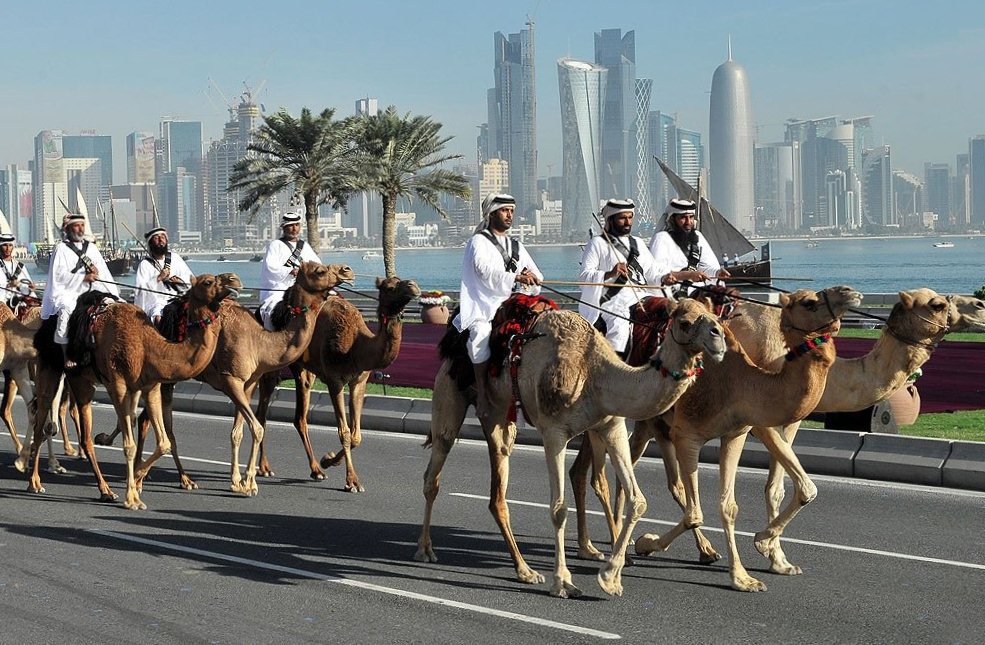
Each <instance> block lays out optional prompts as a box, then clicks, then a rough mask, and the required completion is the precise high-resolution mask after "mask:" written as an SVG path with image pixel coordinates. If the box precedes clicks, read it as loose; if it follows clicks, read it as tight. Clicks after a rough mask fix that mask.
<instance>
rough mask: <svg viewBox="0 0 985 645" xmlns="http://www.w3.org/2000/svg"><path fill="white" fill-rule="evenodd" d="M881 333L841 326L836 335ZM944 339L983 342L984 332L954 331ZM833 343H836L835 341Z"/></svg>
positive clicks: (879, 333)
mask: <svg viewBox="0 0 985 645" xmlns="http://www.w3.org/2000/svg"><path fill="white" fill-rule="evenodd" d="M881 334H882V332H881V331H880V330H878V329H856V328H851V329H847V328H842V330H841V331H840V332H838V337H839V338H872V339H875V338H879V336H880V335H881ZM945 340H946V341H948V342H951V341H957V342H960V343H985V334H981V333H976V332H962V333H954V334H948V335H947V336H946V337H945ZM835 344H837V341H836V343H835Z"/></svg>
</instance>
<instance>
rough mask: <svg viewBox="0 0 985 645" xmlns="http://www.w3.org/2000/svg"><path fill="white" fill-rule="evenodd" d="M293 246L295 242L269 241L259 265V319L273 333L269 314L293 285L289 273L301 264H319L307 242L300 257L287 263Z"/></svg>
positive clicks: (316, 256)
mask: <svg viewBox="0 0 985 645" xmlns="http://www.w3.org/2000/svg"><path fill="white" fill-rule="evenodd" d="M295 246H297V243H296V242H286V241H284V240H282V239H278V240H271V241H270V243H269V244H267V250H266V252H265V253H264V257H263V262H262V263H261V265H260V317H261V318H262V319H263V326H264V327H266V328H267V330H268V331H273V327H271V325H270V314H271V313H273V311H274V307H275V306H276V305H277V303H278V302H280V301H281V300H283V299H284V291H285V290H286V289H288V288H290V287H291V286H292V285H293V284H294V279H295V277H296V276H293V275H291V271H293V270H294V269H296V268H298V267H300V266H301V263H302V262H319V263H320V262H321V260H320V259H319V258H318V255H317V254H315V252H314V250H312V248H311V245H310V244H308V243H307V242H305V244H304V246H303V247H301V257H300V258H298V259H297V260H296V261H293V262H289V260H290V259H291V255H293V253H294V247H295Z"/></svg>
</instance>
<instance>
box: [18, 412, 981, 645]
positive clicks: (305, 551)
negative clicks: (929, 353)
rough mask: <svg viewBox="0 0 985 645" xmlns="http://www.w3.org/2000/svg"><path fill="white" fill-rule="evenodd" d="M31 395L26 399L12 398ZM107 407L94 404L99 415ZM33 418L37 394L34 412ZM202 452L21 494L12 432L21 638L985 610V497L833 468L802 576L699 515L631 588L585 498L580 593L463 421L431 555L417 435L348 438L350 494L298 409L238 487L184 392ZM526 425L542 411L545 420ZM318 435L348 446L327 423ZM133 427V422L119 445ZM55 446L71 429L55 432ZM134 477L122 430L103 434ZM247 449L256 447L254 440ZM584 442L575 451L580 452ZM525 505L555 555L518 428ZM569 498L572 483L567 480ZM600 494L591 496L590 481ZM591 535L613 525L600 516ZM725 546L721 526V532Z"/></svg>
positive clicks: (712, 516)
mask: <svg viewBox="0 0 985 645" xmlns="http://www.w3.org/2000/svg"><path fill="white" fill-rule="evenodd" d="M18 407H20V404H18ZM110 414H111V411H110V410H109V408H107V407H106V406H97V410H96V419H97V424H99V425H100V426H101V427H102V428H104V429H105V428H106V427H107V426H108V425H110ZM18 422H19V423H20V424H21V425H20V427H21V428H23V427H24V425H23V424H24V419H23V415H20V416H19V417H18ZM176 425H177V427H178V433H179V434H178V440H179V442H180V447H181V449H182V450H181V454H182V455H183V456H184V462H185V465H186V467H188V468H189V470H190V472H191V474H192V475H193V477H194V478H195V479H196V480H197V481H198V483H199V485H200V486H201V488H200V490H197V491H192V492H185V491H182V490H180V489H179V488H178V487H177V477H176V475H175V472H174V468H173V465H172V463H171V461H170V458H169V457H165V459H164V460H162V462H161V467H159V468H157V469H155V471H154V472H153V479H152V481H149V482H147V483H146V484H145V486H144V492H143V496H142V498H143V501H144V502H145V503H146V504H147V505H148V507H149V510H146V511H128V510H126V509H124V508H123V506H122V504H120V503H116V504H105V503H99V502H97V501H96V498H97V495H96V489H95V487H94V485H93V481H94V480H93V477H92V475H91V472H90V470H89V467H88V464H86V463H85V462H82V461H80V460H78V459H73V458H63V459H62V462H63V465H65V466H66V467H67V468H68V470H69V473H68V474H65V475H52V474H45V475H44V476H43V480H44V483H45V486H46V488H47V492H46V493H44V494H32V493H28V492H26V482H25V479H24V477H23V475H20V474H19V473H17V472H16V471H15V470H14V468H13V466H12V463H13V454H12V451H11V450H10V447H11V443H10V439H9V437H7V435H6V434H4V435H3V439H0V447H2V448H3V450H2V452H0V547H2V553H3V556H4V557H3V559H4V566H3V567H2V569H0V598H2V600H0V603H2V604H0V607H2V612H3V613H2V615H3V623H4V624H3V631H2V634H3V635H2V637H0V641H2V642H5V643H50V642H58V643H114V642H141V643H171V642H174V643H177V642H180V643H197V642H203V643H243V642H260V643H268V642H278V643H301V642H306V643H310V642H326V643H327V642H347V643H372V642H400V643H465V642H482V643H484V642H511V643H538V644H540V645H542V644H543V643H545V642H560V641H564V642H597V641H599V640H602V639H605V638H621V639H623V640H625V641H629V642H634V643H654V642H678V643H732V642H748V643H767V642H769V643H779V642H782V643H842V642H865V643H876V642H886V643H903V642H908V643H960V642H966V643H970V642H981V641H982V638H983V636H982V634H983V628H985V618H983V616H982V602H981V597H982V595H983V592H985V537H983V531H982V529H983V527H985V521H983V520H985V495H983V494H980V493H972V492H964V491H953V490H947V489H938V488H923V487H916V486H905V485H898V484H888V483H879V482H863V481H859V480H843V479H837V478H829V477H817V478H816V479H815V482H816V483H817V485H818V489H819V492H820V493H819V497H818V500H817V501H815V502H814V503H812V504H811V505H810V506H808V507H807V508H806V509H804V511H803V512H802V513H801V514H800V516H799V517H798V518H797V519H796V520H795V521H794V523H793V525H792V526H791V527H790V529H789V531H788V533H787V537H788V538H790V539H788V540H787V546H786V552H787V555H788V557H789V558H790V559H791V561H793V562H795V563H797V564H800V565H801V566H802V567H803V568H804V572H805V573H804V575H802V576H798V577H783V576H776V575H772V574H770V573H768V571H767V561H766V560H765V559H763V558H762V557H761V556H759V555H758V554H757V552H756V551H755V549H754V548H753V546H752V540H751V538H750V537H749V535H748V534H746V535H740V550H741V555H742V557H743V559H744V562H745V564H746V566H747V568H748V569H749V571H750V573H752V574H753V575H754V576H757V577H759V578H760V579H762V580H764V581H765V582H766V584H767V585H768V587H769V589H768V591H766V592H763V593H758V594H744V593H740V592H737V591H733V590H731V589H730V587H729V580H728V575H727V568H726V566H725V564H724V562H720V563H718V564H716V565H713V566H701V565H698V564H696V556H695V551H694V547H693V542H692V541H691V540H690V539H689V538H688V537H687V536H685V537H683V538H682V539H681V540H679V541H678V542H677V543H675V544H674V545H673V546H672V547H671V549H670V550H669V551H668V552H667V553H665V554H661V555H659V556H657V557H651V558H646V559H638V560H637V561H636V564H635V566H632V567H627V568H626V569H625V570H624V572H623V584H624V587H625V593H624V595H623V596H622V597H609V596H607V595H605V594H604V593H603V592H602V591H601V589H600V588H599V587H598V585H597V584H596V581H595V574H596V572H597V571H598V568H599V564H598V563H595V562H587V561H582V560H578V559H577V557H576V556H575V550H574V546H573V545H574V540H573V538H574V521H573V516H572V519H571V521H569V523H568V536H569V549H568V558H569V559H568V564H569V567H570V568H571V570H572V573H573V575H574V581H575V584H577V585H578V586H580V587H581V589H582V590H583V591H584V592H585V594H584V596H583V597H582V598H580V599H573V600H560V599H556V598H551V597H550V596H549V595H548V593H547V592H548V588H549V585H548V584H543V585H535V586H529V585H524V584H521V583H519V582H517V581H516V580H515V578H514V575H513V567H512V564H511V561H510V559H509V556H508V555H507V553H506V551H505V548H504V545H503V541H502V538H501V537H500V534H499V531H498V529H497V528H496V525H495V523H494V522H493V520H492V517H491V516H490V515H489V513H488V511H487V508H486V503H487V502H486V495H487V493H488V462H487V458H486V453H485V447H484V445H482V444H478V443H475V442H468V441H462V442H459V444H458V445H457V446H456V447H455V449H454V450H453V451H452V453H451V456H450V458H449V460H448V463H447V465H446V467H445V472H444V478H443V482H442V483H443V488H442V491H441V494H440V495H439V497H438V501H437V504H436V507H435V517H434V523H435V526H434V529H433V533H432V535H433V538H434V543H435V550H436V552H437V555H438V557H439V560H440V561H439V562H438V563H437V564H423V563H418V562H415V561H414V560H413V554H414V551H415V549H416V540H417V536H418V533H419V526H420V521H421V516H422V512H423V505H424V503H423V497H422V495H421V482H422V474H423V471H424V468H425V465H426V463H427V458H428V452H427V451H426V450H425V449H423V448H421V445H420V444H421V437H416V436H406V435H395V434H387V433H379V432H372V431H370V432H366V433H365V436H364V442H363V445H362V446H361V447H360V448H359V449H358V450H356V452H355V459H356V464H357V467H358V470H359V473H360V479H361V482H362V483H363V485H364V486H365V487H366V488H367V492H365V493H362V494H352V493H345V492H342V490H341V487H342V485H343V483H344V473H343V472H342V470H340V469H335V470H332V471H330V472H329V476H328V478H327V479H326V480H325V481H323V482H312V481H310V480H309V479H308V475H307V466H306V460H304V459H303V452H302V450H301V445H300V442H299V441H298V439H297V435H296V433H295V432H294V430H293V428H291V427H290V426H288V425H285V424H277V423H271V424H270V427H269V428H268V437H269V440H270V446H271V448H270V449H271V457H272V464H273V466H274V469H275V470H276V471H277V476H276V477H274V478H271V479H264V480H261V482H260V494H259V496H258V497H256V498H243V497H240V496H237V495H234V494H232V493H230V492H229V490H228V474H229V473H228V465H227V464H228V461H229V440H228V429H229V420H224V419H219V418H209V417H201V416H192V415H188V414H176ZM530 431H531V430H527V432H530ZM313 442H314V444H315V448H316V450H317V451H325V450H329V449H335V448H336V447H337V445H338V439H337V437H336V436H335V433H334V431H332V430H331V429H324V428H322V429H314V430H313ZM118 445H119V444H118ZM58 449H59V452H60V449H61V446H60V445H58ZM99 451H100V452H99V457H100V462H101V463H102V464H104V469H105V472H106V474H107V477H108V479H109V480H110V484H111V485H112V486H113V488H114V490H116V491H117V492H118V493H120V494H121V495H122V492H123V479H122V475H123V467H122V454H121V452H120V451H119V448H118V447H117V448H100V449H99ZM241 458H243V459H245V458H246V451H245V450H244V452H243V455H242V457H241ZM570 460H571V456H569V464H570ZM662 472H663V469H662V467H661V466H660V464H659V463H658V462H657V461H654V460H647V461H645V462H644V463H643V465H642V466H641V470H640V471H639V476H640V480H641V485H642V486H643V490H644V492H645V494H646V495H647V499H648V501H649V511H648V512H647V515H646V518H644V521H643V522H641V523H640V526H639V528H638V529H637V532H636V533H637V534H639V533H641V532H643V531H647V532H661V531H663V530H666V526H667V525H668V524H669V523H671V522H672V521H676V520H677V519H678V518H679V516H680V515H679V514H680V511H679V510H678V509H677V507H676V506H675V505H674V504H673V502H672V501H671V500H670V496H669V494H668V493H667V492H666V490H665V488H664V486H663V483H662V481H661V478H662ZM511 475H512V485H511V488H510V500H511V513H512V517H513V525H514V529H515V530H516V533H517V537H518V540H519V541H520V547H521V549H522V550H523V552H524V553H525V555H526V556H527V558H528V561H529V563H530V564H531V566H533V567H534V568H536V569H537V570H539V571H540V572H541V573H543V574H544V575H545V576H547V577H548V579H549V578H550V572H551V569H552V563H553V545H552V540H551V537H550V536H551V528H550V523H549V519H548V514H547V509H546V505H545V502H546V501H547V492H546V479H545V467H544V458H543V455H542V453H541V450H540V449H539V448H525V447H518V448H517V450H516V452H515V453H514V456H513V460H512V470H511ZM763 482H764V475H763V473H762V472H759V471H745V470H744V471H742V472H741V473H740V476H739V480H738V489H737V490H738V501H739V503H740V505H741V512H740V516H739V520H738V528H739V530H741V531H745V532H754V531H756V530H758V529H760V528H762V526H761V525H762V524H763V519H762V518H763V516H764V511H763V502H762V486H763ZM701 485H702V490H703V491H704V496H703V499H704V502H705V519H706V522H707V524H708V526H709V527H715V526H720V522H719V521H718V513H717V508H716V506H717V494H716V492H717V469H714V468H706V467H702V471H701ZM568 499H569V501H570V499H571V498H570V489H569V497H568ZM592 502H593V503H592V504H591V508H593V509H594V508H597V504H596V503H594V500H592ZM591 521H592V530H593V535H594V536H595V537H596V544H597V545H599V546H600V547H602V544H601V543H604V542H606V536H605V531H604V528H603V523H602V521H601V518H600V517H599V516H598V515H597V514H596V515H593V517H592V520H591ZM709 537H710V538H711V539H712V540H713V541H714V542H715V544H716V546H717V547H718V548H719V550H722V549H723V547H724V540H723V537H722V535H721V533H719V532H717V531H714V530H713V529H712V530H709Z"/></svg>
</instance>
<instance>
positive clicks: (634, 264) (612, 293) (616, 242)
mask: <svg viewBox="0 0 985 645" xmlns="http://www.w3.org/2000/svg"><path fill="white" fill-rule="evenodd" d="M609 239H610V240H611V241H612V248H614V249H615V250H616V251H618V252H619V254H620V255H622V256H623V258H625V260H626V265H627V266H628V267H629V268H630V272H629V273H630V275H633V274H634V273H635V276H634V278H633V283H634V284H644V282H643V276H644V275H645V273H644V271H643V267H641V266H640V263H639V261H638V260H637V259H636V258H638V257H639V256H640V249H639V247H638V246H637V245H636V238H635V237H632V236H630V238H629V248H628V249H627V248H626V245H625V244H623V242H622V240H620V239H619V238H618V237H610V238H609ZM614 282H617V283H619V284H626V283H627V282H629V276H625V275H621V276H619V277H618V278H616V279H615V280H614ZM621 290H622V287H609V288H608V289H606V291H605V293H603V294H602V297H601V298H599V304H600V305H604V304H605V303H607V302H609V301H610V300H612V299H613V298H615V297H616V294H617V293H619V291H621Z"/></svg>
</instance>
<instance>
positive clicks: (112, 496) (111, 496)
mask: <svg viewBox="0 0 985 645" xmlns="http://www.w3.org/2000/svg"><path fill="white" fill-rule="evenodd" d="M118 499H119V495H117V494H116V493H114V492H113V491H110V492H108V493H100V494H99V501H100V502H115V501H116V500H118Z"/></svg>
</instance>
